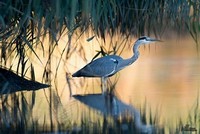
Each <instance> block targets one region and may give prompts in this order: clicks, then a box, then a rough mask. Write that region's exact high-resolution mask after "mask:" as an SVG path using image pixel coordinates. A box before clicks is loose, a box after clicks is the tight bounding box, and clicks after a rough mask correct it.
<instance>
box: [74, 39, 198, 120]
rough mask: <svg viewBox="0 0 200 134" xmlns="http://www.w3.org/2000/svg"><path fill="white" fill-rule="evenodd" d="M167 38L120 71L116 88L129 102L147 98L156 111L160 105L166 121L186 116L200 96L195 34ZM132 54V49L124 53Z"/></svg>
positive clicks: (132, 102) (128, 55)
mask: <svg viewBox="0 0 200 134" xmlns="http://www.w3.org/2000/svg"><path fill="white" fill-rule="evenodd" d="M164 40H165V41H164V42H163V43H157V44H153V45H151V47H150V48H147V47H141V48H140V52H141V53H140V57H139V59H138V60H137V61H136V62H135V63H133V65H131V66H130V67H127V68H126V69H124V70H122V71H121V72H120V73H119V80H118V82H117V86H116V92H117V94H118V96H119V97H120V98H121V99H122V100H123V101H124V102H126V103H131V104H133V105H135V106H138V107H139V106H140V105H142V104H143V103H144V102H145V101H146V103H147V105H148V107H149V108H151V110H152V111H154V112H156V110H157V109H158V108H159V109H160V115H161V118H162V120H163V121H170V120H171V121H175V120H176V119H177V120H178V119H180V118H182V117H184V118H185V119H186V118H187V115H188V113H189V112H190V109H191V108H192V107H193V106H194V104H195V102H196V100H197V96H198V90H199V82H200V62H199V58H198V55H197V51H196V48H195V44H194V42H193V40H192V39H191V38H189V37H187V38H183V39H181V40H176V39H174V40H171V41H168V40H169V39H167V38H166V39H164ZM149 49H150V50H149ZM131 55H132V51H130V49H127V50H125V51H124V52H123V53H122V57H124V58H127V57H130V56H131ZM82 66H83V65H82ZM114 77H115V76H114ZM74 80H76V81H78V79H77V78H74ZM92 83H94V82H91V84H90V86H91V87H93V88H94V85H93V84H92ZM90 86H89V87H90ZM95 88H96V87H95ZM73 90H74V89H73Z"/></svg>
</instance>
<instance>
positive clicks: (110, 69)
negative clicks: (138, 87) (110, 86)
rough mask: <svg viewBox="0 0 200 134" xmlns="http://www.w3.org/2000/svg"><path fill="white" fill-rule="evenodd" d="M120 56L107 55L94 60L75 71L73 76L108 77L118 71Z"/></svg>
mask: <svg viewBox="0 0 200 134" xmlns="http://www.w3.org/2000/svg"><path fill="white" fill-rule="evenodd" d="M119 60H121V57H119V56H105V57H102V58H99V59H97V60H94V61H92V62H90V63H89V64H87V65H86V66H85V67H83V68H82V69H80V70H79V71H77V72H76V73H74V74H73V75H72V76H73V77H81V76H84V77H108V76H111V75H113V74H115V73H116V71H117V65H118V63H119Z"/></svg>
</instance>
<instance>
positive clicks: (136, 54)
mask: <svg viewBox="0 0 200 134" xmlns="http://www.w3.org/2000/svg"><path fill="white" fill-rule="evenodd" d="M138 48H139V44H137V43H136V44H135V45H134V47H133V56H132V57H131V58H128V59H125V60H124V61H123V66H122V67H121V68H124V67H126V66H128V65H130V64H132V63H133V62H135V61H136V60H137V59H138V57H139V55H140V53H139V51H138Z"/></svg>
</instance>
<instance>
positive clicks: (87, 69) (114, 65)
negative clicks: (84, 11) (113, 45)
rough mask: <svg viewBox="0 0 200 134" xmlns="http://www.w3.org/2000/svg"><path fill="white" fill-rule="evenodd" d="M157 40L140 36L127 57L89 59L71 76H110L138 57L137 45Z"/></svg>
mask: <svg viewBox="0 0 200 134" xmlns="http://www.w3.org/2000/svg"><path fill="white" fill-rule="evenodd" d="M154 41H159V40H157V39H152V38H150V37H147V36H143V37H140V38H139V39H138V40H137V41H136V42H135V44H134V46H133V53H134V55H133V56H132V57H131V58H129V59H123V58H121V57H120V56H117V55H109V56H104V57H101V58H98V59H96V60H94V61H91V62H90V63H89V64H87V65H86V66H84V67H83V68H82V69H80V70H79V71H77V72H76V73H74V74H73V75H72V76H73V77H101V78H103V79H105V78H107V77H110V76H112V75H114V74H115V73H117V72H118V71H120V70H122V69H123V68H125V67H126V66H128V65H130V64H132V63H133V62H135V61H136V60H137V59H138V57H139V50H138V49H139V47H140V46H141V45H142V44H147V43H150V42H154Z"/></svg>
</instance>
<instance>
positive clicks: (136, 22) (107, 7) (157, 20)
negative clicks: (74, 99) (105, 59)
mask: <svg viewBox="0 0 200 134" xmlns="http://www.w3.org/2000/svg"><path fill="white" fill-rule="evenodd" d="M199 18H200V2H199V1H198V0H172V1H168V0H123V1H121V0H95V1H93V0H59V1H56V0H1V1H0V45H1V60H2V61H6V58H7V57H6V56H7V55H10V54H9V53H12V52H17V53H18V56H19V57H20V60H19V64H21V65H24V64H26V62H27V60H29V59H28V58H27V54H26V51H25V49H24V47H27V48H28V49H30V50H31V52H33V53H34V54H35V55H36V56H37V54H36V52H35V51H34V48H35V47H37V46H38V45H40V46H41V47H43V43H42V41H43V39H44V38H45V37H47V36H48V37H49V41H50V42H51V48H49V52H50V53H51V52H52V51H54V47H55V46H56V45H57V42H58V41H59V39H60V37H61V36H62V35H66V34H67V35H68V40H69V41H68V43H67V55H68V54H69V53H70V48H71V47H70V46H71V45H73V44H71V42H70V40H71V38H72V36H73V35H74V33H75V32H76V31H79V33H85V32H88V31H89V30H92V32H93V33H94V34H95V36H97V37H99V38H102V39H103V40H105V36H106V34H109V35H110V36H111V37H112V36H113V35H114V34H115V33H117V32H120V33H121V34H122V35H126V36H129V35H134V36H140V35H150V34H154V35H155V36H156V37H161V36H162V35H163V33H164V32H165V31H174V32H177V33H178V34H188V33H189V34H190V35H191V36H192V38H193V39H194V41H195V42H196V44H197V45H196V46H197V50H198V49H199V45H198V44H199V40H198V38H199V32H200V19H199ZM80 36H81V34H80ZM52 44H54V45H52ZM37 57H38V56H37ZM66 57H68V56H66ZM38 59H39V57H38ZM39 60H40V59H39ZM4 64H6V63H4ZM22 70H23V69H22ZM22 74H23V72H22Z"/></svg>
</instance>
